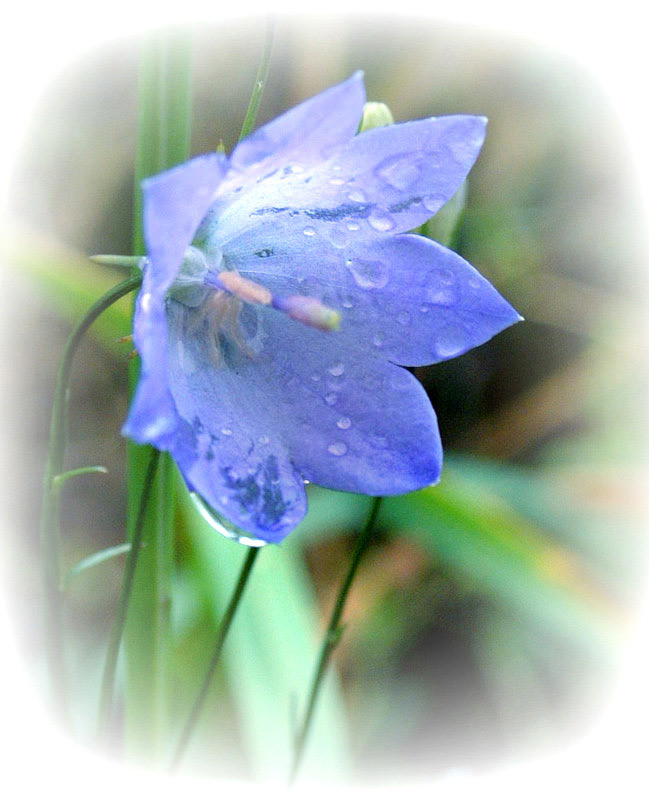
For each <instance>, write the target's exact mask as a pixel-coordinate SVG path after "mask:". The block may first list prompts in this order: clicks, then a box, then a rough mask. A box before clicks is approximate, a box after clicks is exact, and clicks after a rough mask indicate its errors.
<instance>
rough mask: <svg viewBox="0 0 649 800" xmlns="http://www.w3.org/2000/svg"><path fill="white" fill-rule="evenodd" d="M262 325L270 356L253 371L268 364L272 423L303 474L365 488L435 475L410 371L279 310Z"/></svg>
mask: <svg viewBox="0 0 649 800" xmlns="http://www.w3.org/2000/svg"><path fill="white" fill-rule="evenodd" d="M264 329H265V332H266V335H267V336H268V341H267V345H266V351H267V352H268V353H269V354H270V353H272V354H273V361H272V364H271V365H269V367H266V366H262V367H261V369H260V370H258V372H261V371H266V372H267V375H266V376H265V387H266V391H267V392H269V393H270V395H271V396H272V397H273V399H274V403H273V406H272V410H271V414H272V415H273V416H274V420H273V422H274V425H275V426H276V427H277V428H278V429H279V430H280V431H281V436H282V438H283V441H284V442H285V443H286V445H287V446H288V448H289V451H290V453H291V458H292V461H293V463H294V464H295V466H296V467H297V468H298V469H299V470H300V472H301V473H302V475H303V476H304V477H305V478H307V479H308V480H310V481H312V482H313V483H316V484H318V485H319V486H325V487H327V488H330V489H338V490H341V491H348V492H359V493H363V494H370V495H390V494H402V493H405V492H409V491H413V490H416V489H420V488H422V487H423V486H427V485H429V484H431V483H435V482H436V481H437V480H438V479H439V475H440V471H441V466H442V446H441V441H440V437H439V431H438V427H437V420H436V417H435V412H434V411H433V408H432V406H431V404H430V401H429V399H428V397H427V396H426V393H425V391H424V389H423V387H422V386H421V384H420V383H419V382H418V381H417V380H416V378H415V377H414V376H413V375H412V374H411V373H410V372H408V371H407V370H405V369H403V368H402V367H398V366H396V365H394V364H390V363H388V362H387V361H384V360H382V359H378V358H374V357H372V356H371V354H368V353H367V352H364V351H363V350H362V349H360V348H358V347H351V346H350V343H349V341H343V340H342V339H341V338H339V337H338V334H337V333H335V332H334V333H322V332H320V331H317V330H313V329H311V328H304V327H303V329H302V330H301V331H300V330H297V329H296V323H294V322H292V321H291V320H289V319H287V318H285V317H282V316H281V315H279V314H276V315H275V316H274V317H272V316H271V315H270V314H269V313H267V315H266V318H265V319H264ZM270 367H272V368H270Z"/></svg>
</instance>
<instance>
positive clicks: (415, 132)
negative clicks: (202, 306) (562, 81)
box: [212, 116, 486, 250]
mask: <svg viewBox="0 0 649 800" xmlns="http://www.w3.org/2000/svg"><path fill="white" fill-rule="evenodd" d="M485 128H486V120H485V118H484V117H475V116H449V117H433V118H430V119H424V120H418V121H415V122H404V123H402V124H398V125H389V126H386V127H384V128H375V129H373V130H369V131H366V132H364V133H361V134H359V135H358V136H354V137H352V138H350V139H349V141H348V142H347V143H346V144H345V145H344V147H342V148H341V149H340V150H339V152H338V153H336V154H335V155H334V156H332V157H331V158H330V159H329V160H327V161H326V162H324V163H320V164H315V165H313V166H311V167H309V168H307V169H305V170H303V171H300V172H297V173H295V172H285V171H282V170H278V171H275V172H272V173H269V174H267V175H266V176H264V178H263V180H259V181H258V182H257V183H255V184H253V185H249V186H247V187H246V190H245V191H243V192H241V194H240V195H237V196H231V197H230V198H229V199H228V201H227V202H225V199H224V200H221V201H219V203H222V205H221V206H220V208H219V219H218V225H217V226H215V227H214V229H213V231H212V234H213V235H214V236H215V237H217V239H218V243H219V244H220V246H221V247H222V249H224V250H226V249H227V248H228V246H229V244H230V243H231V242H234V241H235V240H236V239H238V238H239V237H241V236H242V235H245V234H249V235H255V233H256V232H257V231H259V232H260V233H261V232H262V231H263V228H264V225H265V223H267V222H269V223H270V224H271V225H274V226H278V227H281V228H282V230H283V231H284V234H285V235H286V236H289V237H290V236H293V237H295V238H299V237H300V236H301V235H302V234H303V232H304V231H305V230H313V231H316V232H317V233H319V234H320V235H321V236H322V237H323V238H324V239H334V240H335V239H336V238H338V237H340V236H343V235H348V233H349V232H350V230H351V231H353V232H354V235H355V238H356V239H359V240H360V239H363V240H367V239H375V238H377V237H380V236H385V235H394V234H397V233H404V232H406V231H409V230H412V229H414V228H416V227H417V226H419V225H421V224H422V223H423V222H425V221H426V220H427V219H430V217H432V216H433V215H434V214H435V213H436V212H437V211H438V210H439V209H440V208H441V206H442V205H443V204H444V203H445V202H446V201H447V200H449V199H450V198H451V197H452V196H453V195H454V194H455V192H456V191H457V189H458V187H459V186H460V184H461V183H462V182H463V181H464V179H465V178H466V176H467V174H468V172H469V170H470V169H471V167H472V166H473V164H474V162H475V160H476V158H477V156H478V153H479V152H480V148H481V147H482V143H483V141H484V136H485Z"/></svg>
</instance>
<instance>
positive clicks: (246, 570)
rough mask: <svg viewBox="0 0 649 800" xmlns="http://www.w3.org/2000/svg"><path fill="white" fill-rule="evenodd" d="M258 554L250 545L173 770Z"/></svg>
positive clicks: (201, 708) (208, 685) (189, 737)
mask: <svg viewBox="0 0 649 800" xmlns="http://www.w3.org/2000/svg"><path fill="white" fill-rule="evenodd" d="M258 555H259V548H258V547H250V548H249V549H248V555H247V556H246V558H245V561H244V562H243V567H242V568H241V572H240V574H239V580H238V581H237V585H236V587H235V590H234V592H233V594H232V597H231V598H230V602H229V603H228V607H227V609H226V611H225V614H224V615H223V618H222V620H221V624H220V625H219V629H218V631H217V634H216V644H215V645H214V651H213V653H212V659H211V661H210V665H209V667H208V668H207V673H206V674H205V678H204V679H203V685H202V686H201V689H200V692H199V693H198V696H197V698H196V700H195V701H194V705H193V707H192V710H191V713H190V715H189V718H188V720H187V723H186V725H185V728H184V729H183V732H182V734H181V736H180V739H179V740H178V745H177V747H176V750H175V753H174V757H173V760H172V762H171V770H172V771H173V770H175V769H176V768H177V767H178V765H179V763H180V761H181V759H182V757H183V755H184V753H185V750H186V749H187V745H188V744H189V740H190V739H191V736H192V734H193V732H194V729H195V727H196V723H197V722H198V719H199V717H200V714H201V711H202V710H203V705H204V703H205V698H206V697H207V693H208V691H209V688H210V684H211V683H212V678H213V677H214V672H215V671H216V667H217V665H218V663H219V659H220V657H221V651H222V650H223V644H224V642H225V637H226V636H227V633H228V631H229V630H230V625H231V624H232V620H233V619H234V615H235V612H236V610H237V608H238V607H239V601H240V600H241V596H242V595H243V590H244V589H245V587H246V583H247V582H248V578H249V577H250V572H251V571H252V567H253V564H254V563H255V559H256V558H257V556H258Z"/></svg>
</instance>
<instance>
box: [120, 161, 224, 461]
mask: <svg viewBox="0 0 649 800" xmlns="http://www.w3.org/2000/svg"><path fill="white" fill-rule="evenodd" d="M225 170H226V162H225V158H224V157H223V156H222V155H220V154H216V153H214V154H210V155H206V156H199V157H198V158H194V159H192V160H191V161H188V162H187V163H186V164H182V165H181V166H178V167H174V168H173V169H170V170H168V171H167V172H163V173H162V174H160V175H156V176H155V177H153V178H148V179H147V180H145V181H143V182H142V199H143V218H144V239H145V243H146V247H147V263H146V265H145V268H144V275H143V279H142V289H141V291H140V294H139V295H138V301H137V305H136V310H135V318H134V322H133V341H134V343H135V346H136V348H137V350H138V353H139V356H140V363H141V368H140V378H139V381H138V385H137V390H136V393H135V396H134V398H133V401H132V403H131V408H130V410H129V416H128V419H127V420H126V423H125V425H124V428H123V433H124V434H125V435H127V436H130V437H131V438H133V439H135V440H136V441H138V442H141V443H150V444H154V445H156V446H158V447H160V448H162V449H166V445H167V442H168V440H169V437H170V436H172V435H173V433H174V431H175V429H176V426H177V415H176V413H175V408H174V404H173V400H172V398H171V394H170V392H169V388H168V364H167V322H166V317H165V299H164V295H165V292H166V291H167V289H168V288H169V286H170V285H171V284H172V282H173V280H174V278H175V277H176V275H177V273H178V270H179V269H180V265H181V263H182V258H183V254H184V252H185V250H186V249H187V247H188V246H189V245H190V244H191V241H192V239H193V238H194V234H195V233H196V229H197V228H198V226H199V224H200V222H201V220H202V219H203V217H204V216H205V213H206V212H207V209H208V208H209V206H210V204H211V203H212V201H213V199H214V195H215V192H216V190H217V188H218V185H219V183H220V182H221V180H222V178H223V175H224V174H225Z"/></svg>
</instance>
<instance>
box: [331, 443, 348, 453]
mask: <svg viewBox="0 0 649 800" xmlns="http://www.w3.org/2000/svg"><path fill="white" fill-rule="evenodd" d="M327 450H328V451H329V452H330V453H331V455H332V456H344V455H345V453H346V452H347V445H346V444H345V443H344V442H332V443H331V444H330V445H329V447H327Z"/></svg>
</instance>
